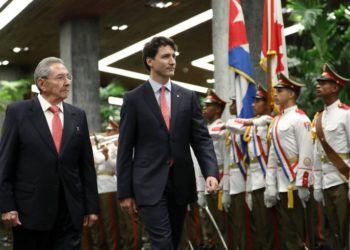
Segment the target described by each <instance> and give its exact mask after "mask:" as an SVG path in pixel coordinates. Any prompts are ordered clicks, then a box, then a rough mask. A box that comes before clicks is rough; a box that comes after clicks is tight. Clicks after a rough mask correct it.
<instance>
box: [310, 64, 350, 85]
mask: <svg viewBox="0 0 350 250" xmlns="http://www.w3.org/2000/svg"><path fill="white" fill-rule="evenodd" d="M316 80H317V81H331V82H334V83H336V84H338V85H339V86H341V87H344V85H345V83H346V82H350V79H347V78H344V77H342V76H340V75H338V74H337V73H336V72H335V71H334V69H332V68H331V67H330V66H329V65H328V64H327V63H325V64H324V65H323V72H322V75H321V76H319V77H318V78H317V79H316Z"/></svg>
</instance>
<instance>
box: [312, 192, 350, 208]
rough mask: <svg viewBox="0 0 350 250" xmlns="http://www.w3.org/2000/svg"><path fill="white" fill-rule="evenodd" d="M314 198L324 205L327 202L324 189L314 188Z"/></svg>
mask: <svg viewBox="0 0 350 250" xmlns="http://www.w3.org/2000/svg"><path fill="white" fill-rule="evenodd" d="M349 195H350V193H349ZM314 199H315V201H317V202H319V203H322V205H323V206H325V205H326V204H325V202H324V196H323V192H322V189H314Z"/></svg>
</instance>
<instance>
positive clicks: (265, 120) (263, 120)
mask: <svg viewBox="0 0 350 250" xmlns="http://www.w3.org/2000/svg"><path fill="white" fill-rule="evenodd" d="M271 121H272V117H271V116H269V115H263V116H260V117H259V118H256V119H254V120H253V124H254V125H256V126H258V127H260V126H266V125H268V124H270V123H271Z"/></svg>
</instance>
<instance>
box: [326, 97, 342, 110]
mask: <svg viewBox="0 0 350 250" xmlns="http://www.w3.org/2000/svg"><path fill="white" fill-rule="evenodd" d="M339 104H340V100H339V99H338V100H336V101H335V102H333V103H332V104H331V105H329V106H325V107H324V109H325V110H332V109H335V108H337V107H338V105H339Z"/></svg>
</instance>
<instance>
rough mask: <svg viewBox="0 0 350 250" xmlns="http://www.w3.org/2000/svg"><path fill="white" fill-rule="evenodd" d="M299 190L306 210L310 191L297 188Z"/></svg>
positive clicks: (304, 188)
mask: <svg viewBox="0 0 350 250" xmlns="http://www.w3.org/2000/svg"><path fill="white" fill-rule="evenodd" d="M297 189H298V196H299V198H300V200H301V204H302V205H303V207H304V208H306V202H307V201H308V200H309V198H310V191H309V189H308V188H306V187H297Z"/></svg>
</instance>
